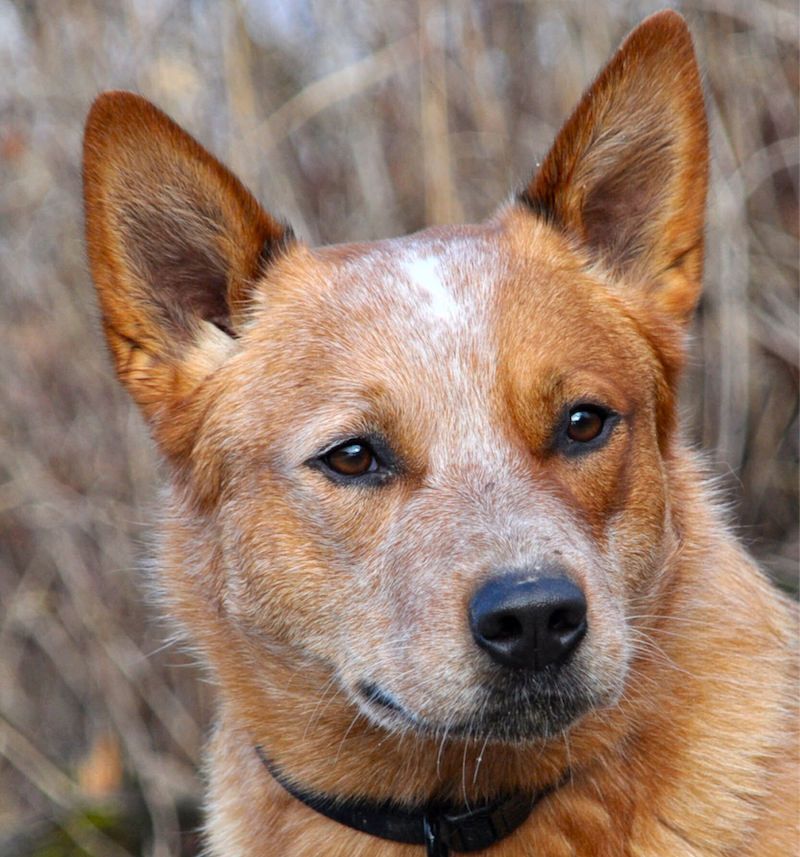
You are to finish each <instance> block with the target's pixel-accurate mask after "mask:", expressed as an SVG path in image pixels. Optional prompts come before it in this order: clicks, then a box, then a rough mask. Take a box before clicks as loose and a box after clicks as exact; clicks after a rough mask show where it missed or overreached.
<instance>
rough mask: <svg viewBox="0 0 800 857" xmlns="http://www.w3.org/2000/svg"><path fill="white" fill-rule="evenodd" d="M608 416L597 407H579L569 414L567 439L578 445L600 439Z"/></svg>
mask: <svg viewBox="0 0 800 857" xmlns="http://www.w3.org/2000/svg"><path fill="white" fill-rule="evenodd" d="M607 417H608V414H607V413H606V412H605V411H603V410H601V409H600V408H598V407H596V406H595V405H578V407H576V408H572V410H571V411H570V412H569V424H568V425H567V437H568V438H569V439H570V440H572V441H575V442H576V443H589V441H590V440H594V439H595V438H596V437H599V436H600V434H601V432H602V431H603V427H604V426H605V424H606V418H607Z"/></svg>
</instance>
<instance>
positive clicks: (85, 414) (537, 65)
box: [0, 0, 798, 857]
mask: <svg viewBox="0 0 800 857" xmlns="http://www.w3.org/2000/svg"><path fill="white" fill-rule="evenodd" d="M657 5H659V4H651V3H649V2H638V3H633V2H632V3H625V2H622V0H613V2H608V3H607V4H603V5H602V6H601V5H600V4H597V3H583V2H577V0H568V2H562V3H558V4H553V3H547V2H543V0H531V2H506V0H492V2H489V0H483V2H479V0H473V2H469V0H461V1H460V0H450V2H441V3H435V2H432V0H419V2H405V0H397V2H393V3H379V2H377V0H373V2H370V0H360V2H350V3H344V2H332V0H292V2H288V0H285V2H277V0H261V2H256V0H250V1H249V2H245V0H242V2H240V3H233V2H230V3H210V2H205V3H204V2H192V3H189V2H177V0H158V2H155V0H151V2H146V0H139V2H135V0H123V2H117V3H113V4H110V3H109V4H106V3H102V2H100V0H59V2H47V3H45V2H22V0H19V2H17V3H13V2H8V0H0V72H2V75H1V79H2V80H3V85H2V88H1V89H0V110H2V113H1V114H0V115H1V116H2V121H0V176H2V181H1V182H0V283H1V284H2V288H1V289H0V302H2V304H1V305H2V315H1V316H0V318H2V336H0V365H1V366H2V374H1V375H0V396H1V397H2V398H1V399H0V401H2V410H1V411H0V424H1V425H2V433H1V434H0V534H1V535H0V604H2V606H1V607H0V842H2V841H3V837H4V836H6V835H7V834H9V833H10V832H12V831H17V832H19V831H29V830H30V829H31V825H32V823H33V821H34V820H36V819H40V820H45V821H53V820H55V821H56V822H57V823H58V824H60V825H61V826H62V827H63V828H65V830H66V833H64V834H63V837H64V843H65V844H63V845H59V846H53V848H54V850H51V851H49V852H47V853H49V854H51V855H62V854H68V853H69V854H71V853H84V854H86V853H88V854H94V855H112V857H113V855H115V854H123V853H128V854H132V853H147V854H153V855H166V854H175V853H178V851H179V844H178V835H177V828H178V819H177V816H178V812H179V807H180V806H181V805H182V802H183V801H184V800H185V799H189V800H191V799H192V798H193V797H195V796H196V794H197V789H198V782H197V778H196V775H195V773H194V770H195V764H196V762H197V758H198V750H199V748H200V745H201V742H202V736H203V732H204V730H205V728H206V724H207V711H208V699H207V693H206V692H205V690H204V687H203V684H202V683H201V682H200V681H198V678H199V676H198V674H197V672H196V671H195V670H194V669H193V668H191V665H189V664H188V663H187V661H186V658H185V657H184V656H182V655H181V654H180V653H179V652H176V651H175V650H174V649H169V648H168V649H166V650H162V648H161V647H162V642H161V641H162V640H163V638H164V633H163V629H162V628H161V627H160V626H159V625H158V623H156V622H154V620H153V618H152V616H151V615H150V614H148V612H147V611H146V610H145V609H144V608H143V607H142V600H143V599H142V591H141V589H142V587H141V580H142V577H143V575H142V573H141V571H140V568H141V564H142V558H143V557H144V556H146V548H145V547H144V538H143V534H144V533H145V532H146V521H147V518H148V516H149V514H150V512H149V510H150V509H151V508H152V503H153V500H154V497H155V493H156V488H155V486H156V485H157V483H158V474H157V464H156V460H155V456H154V453H153V449H152V446H151V444H150V442H149V441H148V439H147V437H146V434H145V431H144V429H143V427H142V424H141V422H140V420H139V418H138V416H137V415H136V414H135V413H134V411H133V408H132V406H131V404H130V402H129V401H128V400H127V399H126V397H125V396H124V395H123V394H122V392H121V391H120V390H118V389H117V386H116V385H115V383H114V381H113V380H112V374H111V370H110V367H109V364H108V360H107V358H106V354H105V351H104V346H103V343H102V341H101V338H100V335H99V333H98V324H97V312H96V308H95V304H94V300H93V295H92V289H91V285H90V282H89V278H88V276H87V273H86V266H85V261H84V250H83V244H82V235H81V229H82V215H81V206H80V165H79V153H80V137H81V126H82V122H83V118H84V116H85V113H86V110H87V108H88V105H89V103H90V101H91V99H92V97H93V96H94V95H95V94H96V93H97V92H98V91H100V90H102V89H107V88H128V89H134V90H137V91H139V92H141V93H142V94H144V95H146V96H148V97H149V98H151V99H153V100H155V101H156V102H158V103H159V104H160V105H161V106H162V107H163V108H165V109H166V110H167V111H168V112H170V113H171V114H172V115H174V116H175V117H176V118H177V119H178V121H180V122H181V123H182V124H183V125H185V126H186V127H188V128H189V129H191V130H193V131H194V132H195V133H196V134H197V136H199V137H200V138H201V139H202V140H203V141H204V142H205V143H206V144H208V145H209V146H210V147H211V148H212V149H213V150H214V151H216V152H217V153H218V154H219V155H220V156H221V157H222V158H223V159H224V160H226V161H228V163H230V164H231V165H232V166H233V167H234V169H235V170H236V171H237V172H238V173H239V174H240V175H241V176H242V178H243V179H244V180H245V181H246V182H247V183H248V184H249V185H250V186H251V187H253V188H254V189H255V191H256V192H257V195H258V196H259V197H260V198H261V199H262V200H263V201H264V202H265V203H267V205H268V206H269V208H270V209H271V210H273V211H274V212H276V213H278V214H280V215H281V216H283V217H284V218H285V219H287V220H288V221H289V222H291V223H292V224H293V225H294V228H295V230H296V231H297V232H298V233H299V234H301V235H303V236H304V237H306V238H308V239H310V240H312V241H322V242H331V241H339V240H343V239H345V238H374V237H378V236H386V235H392V234H398V233H402V232H406V231H409V230H414V229H417V228H419V227H421V226H422V225H424V224H425V223H431V222H441V221H449V220H455V219H460V218H467V219H475V218H480V217H483V216H485V215H487V214H488V213H489V212H490V211H491V210H492V208H493V206H494V205H495V204H496V203H497V202H498V201H500V200H502V199H503V198H504V197H505V196H506V194H507V192H508V191H509V189H510V188H512V187H513V186H515V185H516V184H517V183H519V182H520V181H521V180H522V179H524V178H525V177H526V175H527V174H528V172H529V170H530V169H531V168H532V167H533V165H534V163H535V162H536V159H537V157H540V156H541V155H542V154H543V153H544V152H545V150H546V147H547V145H548V143H549V141H550V140H551V138H552V136H553V134H554V132H555V130H556V128H557V126H558V124H559V123H560V122H561V121H562V120H563V119H564V118H565V116H566V114H567V112H568V111H569V109H570V108H571V106H572V105H573V103H574V101H575V100H576V98H577V97H578V95H579V93H580V91H581V89H582V88H583V86H584V85H585V84H586V83H587V81H588V80H589V78H590V77H591V76H592V75H593V74H594V73H595V71H596V70H597V69H598V67H599V65H600V64H601V63H602V62H603V60H604V59H605V58H606V57H607V56H608V54H609V52H610V51H611V50H612V49H613V47H614V46H615V44H616V43H617V42H618V40H619V39H620V38H621V36H622V35H623V34H624V33H625V32H626V31H627V30H628V29H629V27H630V26H632V25H633V24H634V23H635V22H637V21H638V20H640V19H641V18H642V17H643V16H644V15H645V14H646V13H648V12H650V11H652V10H653V9H654V8H657ZM677 5H678V7H679V8H680V9H682V11H683V12H684V13H685V14H686V15H687V17H688V18H689V20H690V24H691V26H692V30H693V32H694V34H695V37H696V41H697V45H698V50H699V54H700V57H701V64H702V66H703V67H704V69H705V76H706V83H707V92H708V103H709V109H710V115H711V126H712V133H713V157H714V178H713V189H712V193H711V200H710V207H709V230H708V239H709V243H708V247H709V252H708V275H707V291H706V296H705V299H704V301H703V305H702V308H701V312H700V314H699V317H698V321H697V325H696V339H695V349H694V358H693V363H692V366H691V370H690V372H689V373H688V376H687V379H686V385H685V386H686V397H685V400H684V401H685V402H686V403H687V404H686V406H685V407H686V411H685V416H686V425H687V431H688V433H689V434H690V436H691V437H692V438H693V439H694V440H695V441H696V442H697V443H698V444H701V445H702V446H703V447H705V448H707V449H709V450H711V452H710V453H709V457H710V461H711V462H712V467H713V470H714V471H715V472H716V473H718V474H720V476H721V478H722V482H723V484H724V486H725V488H726V489H727V490H728V492H729V496H730V497H731V501H732V513H731V514H732V519H734V520H735V521H736V522H737V523H738V526H739V529H740V531H741V533H742V535H743V537H744V538H745V539H746V540H747V541H748V542H749V543H750V544H751V546H752V549H753V550H754V552H755V553H756V554H757V555H758V556H759V557H760V559H761V560H762V561H763V563H764V564H765V565H766V567H767V568H768V569H769V570H770V571H771V573H772V574H773V575H774V576H775V577H776V579H777V580H778V581H779V582H781V583H782V584H783V585H784V586H786V587H787V588H790V589H791V588H794V587H795V585H796V584H795V574H796V562H797V544H798V529H797V521H798V507H797V472H796V464H797V405H798V352H797V331H798V305H797V283H798V270H797V263H798V246H797V237H798V187H797V175H798V142H797V139H796V133H797V128H798V105H797V84H798V58H797V35H798V16H797V9H796V5H795V4H794V3H793V2H792V0H785V2H770V0H694V2H691V1H690V2H687V3H683V4H677ZM187 666H188V667H189V668H184V667H187ZM119 795H122V796H123V801H124V803H123V805H124V807H126V810H125V813H124V814H125V815H126V817H127V816H129V815H131V813H134V814H133V815H132V816H131V817H133V818H138V816H136V815H135V812H138V811H139V808H140V809H141V818H142V819H143V820H142V821H141V822H138V821H137V822H135V823H136V824H139V825H140V826H141V827H142V828H143V829H144V828H149V829H151V831H152V833H151V834H148V835H146V837H145V838H146V839H147V840H148V842H147V843H146V844H145V845H144V846H142V845H140V844H138V843H137V842H136V837H135V836H134V837H129V838H127V839H126V837H125V836H122V835H120V836H117V834H116V833H113V835H114V836H115V837H116V838H117V840H118V841H119V842H120V843H123V844H120V845H114V844H112V842H111V838H110V835H111V833H110V830H109V828H107V827H106V824H107V820H108V817H111V816H113V815H114V814H115V813H116V812H117V810H116V809H115V807H116V806H117V804H115V803H114V801H115V800H117V801H118V800H119V799H120V798H119ZM108 801H110V803H108ZM87 805H88V806H92V807H93V808H95V809H97V808H98V807H100V808H101V810H98V812H100V815H99V816H95V817H94V821H92V820H91V819H90V820H88V821H87V819H86V817H85V814H84V812H83V809H82V808H85V807H86V806H87ZM103 813H106V815H103ZM104 831H105V832H104ZM70 842H72V843H78V844H79V845H80V848H81V849H82V850H77V845H76V846H75V850H69V849H70V846H69V843H70ZM32 847H33V846H31V845H30V844H28V845H23V844H22V843H21V841H20V840H17V844H16V845H11V844H8V845H7V849H8V850H3V848H2V846H0V850H3V853H4V854H6V853H10V854H12V855H17V854H29V853H33V852H32V850H31V849H32ZM192 847H193V846H192V845H191V844H190V843H188V842H185V843H184V850H185V852H186V853H189V852H190V851H191V850H192ZM37 853H38V852H37ZM40 853H44V852H40Z"/></svg>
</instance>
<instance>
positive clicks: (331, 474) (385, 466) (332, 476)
mask: <svg viewBox="0 0 800 857" xmlns="http://www.w3.org/2000/svg"><path fill="white" fill-rule="evenodd" d="M354 443H359V444H363V445H364V446H367V447H369V449H370V450H371V452H372V456H373V458H374V460H375V463H376V464H377V467H376V468H375V469H374V470H368V471H366V472H365V473H361V474H359V475H356V476H347V475H346V474H344V473H339V472H338V471H336V470H334V469H333V468H332V467H331V466H330V465H329V464H328V462H327V460H326V459H327V458H328V456H329V455H330V454H331V453H332V452H335V451H336V450H337V449H339V448H341V447H344V446H348V445H349V444H354ZM305 463H306V465H307V466H308V467H310V468H311V469H312V470H317V471H319V472H320V473H321V474H322V475H323V476H325V478H326V479H328V480H329V481H330V482H333V483H334V484H336V485H359V486H377V485H383V484H384V483H386V482H387V481H388V480H389V479H390V478H391V477H393V476H395V475H396V474H397V473H398V472H399V469H400V467H399V463H398V460H397V457H396V456H395V454H394V453H393V452H392V450H391V448H390V447H389V445H388V443H387V442H386V441H385V440H384V439H383V437H381V436H380V435H377V434H372V433H364V434H351V435H347V436H342V437H340V438H338V439H337V440H335V441H332V442H331V443H329V444H326V445H325V448H324V449H322V450H321V451H320V452H318V453H317V454H316V455H314V456H312V457H311V458H309V459H308V461H306V462H305Z"/></svg>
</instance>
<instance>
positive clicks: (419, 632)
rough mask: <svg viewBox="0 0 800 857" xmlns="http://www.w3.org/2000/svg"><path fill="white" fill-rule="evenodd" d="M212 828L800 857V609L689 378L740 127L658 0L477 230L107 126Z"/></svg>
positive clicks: (118, 119)
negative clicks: (781, 590)
mask: <svg viewBox="0 0 800 857" xmlns="http://www.w3.org/2000/svg"><path fill="white" fill-rule="evenodd" d="M84 155H85V157H84V188H85V205H86V229H87V242H88V252H89V259H90V265H91V271H92V276H93V279H94V282H95V284H96V287H97V291H98V294H99V300H100V305H101V309H102V319H103V326H104V331H105V335H106V338H107V340H108V344H109V346H110V350H111V354H112V356H113V360H114V363H115V365H116V370H117V373H118V375H119V377H120V379H121V381H122V383H123V384H124V386H125V387H126V388H127V389H128V390H129V391H130V393H131V395H132V396H133V398H134V400H135V401H136V402H137V404H138V406H139V408H140V409H141V411H142V413H143V414H144V417H145V419H146V421H147V422H148V424H149V427H150V429H151V431H152V434H153V436H154V438H155V441H156V443H157V445H158V447H159V449H160V451H161V453H162V455H163V457H164V459H165V461H166V463H167V466H168V470H169V474H170V479H169V487H168V492H167V496H166V501H165V502H166V505H165V510H166V511H165V515H164V518H163V520H162V521H161V525H160V541H159V545H160V547H159V566H160V574H159V581H160V600H161V601H162V607H163V610H164V611H165V612H166V614H168V615H169V616H171V617H174V619H175V620H176V621H177V623H178V625H179V627H180V628H181V629H182V631H183V633H184V635H185V637H186V638H187V640H189V641H190V643H191V645H193V646H194V647H195V648H196V650H197V651H198V652H199V653H200V655H201V657H202V660H203V661H204V663H205V664H206V666H207V668H208V670H209V672H210V676H211V678H212V680H213V682H214V684H215V685H216V687H217V690H218V700H217V716H216V725H215V728H214V731H213V736H212V737H211V739H210V746H209V748H208V765H207V776H208V783H209V785H208V804H207V807H208V821H207V839H208V853H209V854H210V855H216V857H221V855H226V857H245V855H248V857H250V855H280V857H312V855H314V857H318V855H326V857H327V855H330V857H359V855H362V857H363V856H364V855H371V857H373V855H377V857H416V855H423V854H428V855H447V854H456V853H467V852H469V853H475V854H484V853H485V854H487V855H489V854H491V855H493V857H523V855H537V857H566V855H592V857H620V855H630V857H675V856H676V855H687V857H701V855H702V857H711V855H715V856H718V857H722V855H727V857H732V855H737V857H743V856H744V855H759V857H763V855H778V854H780V855H786V854H790V853H797V851H796V849H797V845H798V834H797V818H798V799H797V795H798V778H797V771H798V757H797V747H798V744H797V715H796V707H795V694H796V689H797V676H796V666H797V660H796V643H795V640H796V631H795V623H796V620H795V615H794V611H793V609H792V608H791V606H790V605H789V603H788V601H786V600H784V599H783V598H782V596H780V595H779V594H778V593H777V592H776V591H775V590H773V588H772V587H771V586H770V585H769V583H768V582H767V580H766V579H765V577H764V575H763V574H762V573H761V572H760V571H759V570H758V569H757V568H756V567H755V565H754V563H753V562H752V561H751V559H749V558H748V556H747V555H746V553H745V552H744V550H743V549H742V548H741V547H740V545H739V544H737V542H736V540H735V539H734V537H733V536H732V535H731V533H730V532H729V530H728V528H727V527H726V525H725V523H724V520H723V515H722V514H721V512H720V511H719V507H718V504H717V503H716V501H715V499H714V497H713V495H712V492H710V490H709V489H708V488H707V487H706V485H705V484H704V476H703V468H702V466H701V465H700V464H699V463H698V460H697V457H696V455H695V454H694V453H693V452H691V451H690V450H689V449H688V448H687V445H686V444H685V442H684V441H683V440H682V437H681V434H680V430H679V428H678V426H677V416H676V413H677V412H676V395H677V389H678V382H679V378H680V374H681V368H682V365H683V363H684V354H685V340H686V333H687V326H688V324H689V321H690V318H691V315H692V311H693V309H694V307H695V305H696V304H697V301H698V296H699V294H700V288H701V278H702V265H703V221H704V207H705V199H706V186H707V170H708V166H707V165H708V154H707V130H706V120H705V111H704V105H703V95H702V91H701V85H700V79H699V74H698V69H697V65H696V60H695V56H694V50H693V47H692V41H691V36H690V34H689V31H688V29H687V27H686V24H685V22H684V21H683V19H682V18H681V17H680V16H679V15H678V14H677V13H675V12H671V11H664V12H660V13H657V14H655V15H653V16H652V17H650V18H648V19H647V20H645V21H644V22H643V23H642V24H641V25H640V26H639V27H637V28H636V29H635V30H634V31H633V32H632V33H631V34H630V35H629V36H628V38H627V39H626V40H625V41H624V43H623V44H622V46H621V47H620V49H619V50H618V52H617V53H616V54H615V55H614V56H613V57H612V59H611V60H610V61H609V63H608V65H607V66H606V67H605V69H604V70H603V71H602V72H601V73H600V75H599V77H598V78H597V79H596V81H595V82H594V83H593V84H592V85H591V87H590V88H589V89H588V90H587V91H586V93H585V94H584V95H583V98H582V99H581V101H580V103H579V104H578V106H577V108H576V110H575V111H574V113H573V114H572V116H571V117H570V118H569V119H568V121H567V122H566V124H565V125H564V126H563V128H562V130H561V131H560V132H559V134H558V135H557V137H556V140H555V143H554V144H553V147H552V149H551V150H550V152H549V153H548V155H547V157H546V158H545V159H544V161H543V162H542V164H541V166H540V168H539V169H538V171H537V172H536V174H535V175H534V177H533V178H532V180H531V181H530V183H529V184H528V185H527V186H526V187H525V188H524V189H523V190H522V191H521V192H520V193H518V194H517V195H516V196H514V197H513V198H512V199H511V200H510V201H508V202H506V203H505V204H504V205H502V206H501V207H500V209H499V210H498V211H497V212H496V213H495V214H494V216H492V217H491V218H490V219H489V220H488V221H487V222H485V223H481V224H479V225H467V226H447V227H436V228H431V229H427V230H425V231H422V232H419V233H417V234H414V235H410V236H408V237H404V238H399V239H394V240H383V241H376V242H373V243H354V244H345V245H340V246H332V247H323V248H316V249H312V248H310V247H308V246H306V245H305V244H304V243H302V242H301V241H300V240H298V239H296V238H295V237H294V236H293V234H292V232H291V230H290V229H289V228H288V227H287V226H285V225H283V224H282V223H281V222H279V221H278V220H276V219H274V218H273V217H271V216H270V215H268V214H267V213H265V212H264V211H263V210H262V208H261V207H260V206H259V204H258V203H257V202H256V201H255V199H254V198H253V197H252V196H251V195H250V193H249V192H248V191H247V190H246V189H245V188H244V187H243V186H242V185H241V184H240V183H239V181H238V180H237V179H236V178H235V177H234V176H233V175H232V174H231V173H230V172H229V171H228V170H227V169H226V168H225V167H224V166H222V165H221V164H220V163H219V162H218V161H217V160H215V159H214V158H213V157H212V156H211V155H210V154H208V153H207V152H206V151H205V150H204V149H203V148H202V147H201V146H200V145H199V144H198V143H197V142H196V141H195V140H194V139H192V138H191V137H190V136H189V135H188V134H187V133H186V132H184V131H183V130H182V129H181V128H179V127H178V126H177V125H175V124H174V123H173V122H172V121H171V120H170V119H169V118H167V117H166V116H165V115H164V114H163V113H161V112H160V111H159V110H158V109H156V108H155V107H154V106H152V105H151V104H149V103H148V102H147V101H145V100H144V99H142V98H140V97H138V96H136V95H133V94H130V93H124V92H110V93H105V94H103V95H101V96H100V97H99V98H98V99H97V100H96V101H95V103H94V105H93V107H92V109H91V112H90V115H89V118H88V122H87V127H86V135H85V149H84Z"/></svg>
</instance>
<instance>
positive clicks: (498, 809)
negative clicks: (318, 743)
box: [255, 747, 555, 857]
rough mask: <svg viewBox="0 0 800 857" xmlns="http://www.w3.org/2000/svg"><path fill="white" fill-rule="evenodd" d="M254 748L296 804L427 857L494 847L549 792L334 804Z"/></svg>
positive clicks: (545, 790)
mask: <svg viewBox="0 0 800 857" xmlns="http://www.w3.org/2000/svg"><path fill="white" fill-rule="evenodd" d="M255 749H256V753H257V754H258V757H259V759H261V761H262V762H263V763H264V766H265V767H266V768H267V770H268V771H269V772H270V774H272V776H273V778H274V779H275V780H276V781H277V782H278V783H279V784H280V785H281V786H283V788H284V789H286V791H287V792H289V794H290V795H292V796H293V797H295V798H297V800H299V801H300V802H301V803H304V804H305V805H306V806H308V807H310V808H311V809H313V810H316V812H319V813H320V814H322V815H324V816H326V817H327V818H330V819H333V821H338V822H339V824H345V825H347V826H348V827H352V828H353V829H354V830H360V831H361V832H362V833H369V834H370V835H371V836H380V837H381V838H383V839H390V840H392V841H393V842H404V843H406V844H408V845H424V846H426V847H427V849H428V850H427V854H428V857H448V855H449V854H450V852H451V850H452V851H456V852H468V851H480V850H481V849H483V848H488V847H489V846H490V845H494V844H495V842H499V841H500V840H501V839H503V838H505V837H506V836H508V835H509V834H510V833H513V832H514V831H515V830H516V829H517V828H518V827H519V826H520V825H521V824H522V823H523V822H524V821H525V820H526V819H527V818H528V816H529V815H530V814H531V810H532V809H533V807H534V805H535V804H536V803H537V802H538V801H539V800H540V799H541V798H543V797H544V796H545V795H547V794H549V793H550V792H551V791H553V789H554V788H555V786H551V787H549V788H547V789H544V790H542V791H540V792H537V793H535V794H533V795H531V794H517V795H512V796H510V797H504V798H500V799H498V800H496V801H494V802H492V803H488V804H484V805H483V806H479V807H475V808H470V807H467V806H462V807H455V806H452V805H448V804H442V803H430V804H425V805H423V806H420V807H418V808H417V809H401V808H399V807H397V806H396V805H394V804H392V803H391V802H389V801H386V802H376V801H368V800H364V799H354V800H340V799H338V798H335V797H332V796H330V795H324V794H317V793H314V792H307V791H305V790H304V789H302V788H300V787H299V786H297V785H295V784H294V783H292V782H291V781H290V780H288V779H287V778H286V777H284V775H283V773H282V772H281V771H280V770H279V769H278V768H277V767H276V766H275V765H274V764H273V763H272V762H271V761H270V760H269V758H268V757H267V755H266V753H265V752H264V748H263V747H256V748H255Z"/></svg>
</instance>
